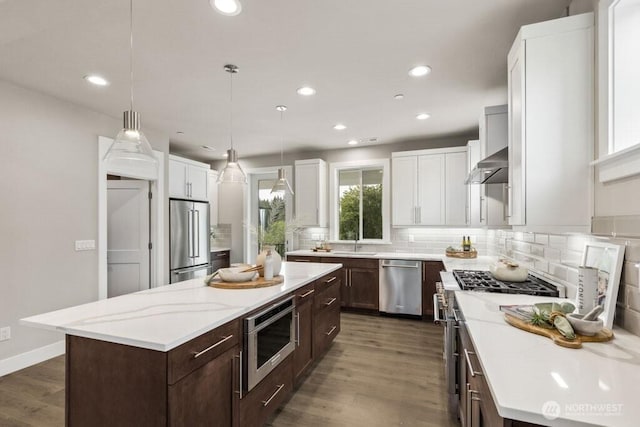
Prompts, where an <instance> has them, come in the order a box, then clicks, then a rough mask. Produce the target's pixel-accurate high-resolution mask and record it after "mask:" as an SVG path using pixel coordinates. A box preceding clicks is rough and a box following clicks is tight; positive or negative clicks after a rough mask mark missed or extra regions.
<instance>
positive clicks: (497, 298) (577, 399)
mask: <svg viewBox="0 0 640 427" xmlns="http://www.w3.org/2000/svg"><path fill="white" fill-rule="evenodd" d="M455 295H456V299H457V300H458V305H459V308H460V309H461V311H462V313H463V316H464V318H465V322H466V325H467V327H468V330H469V334H470V336H471V339H472V341H473V344H474V346H475V348H476V352H477V354H478V357H479V361H480V365H481V368H482V369H481V370H482V372H483V373H484V376H485V378H486V379H487V382H488V384H489V388H490V390H491V394H492V396H493V399H494V401H495V403H496V406H497V409H498V412H499V413H500V415H501V416H502V417H504V418H511V419H516V420H522V421H527V422H531V423H535V424H541V425H548V426H585V425H598V426H637V425H639V420H640V404H638V395H637V392H638V390H640V388H639V384H640V338H639V337H637V336H634V335H631V334H629V333H628V332H626V331H624V330H621V329H614V333H615V338H614V339H613V340H612V341H610V342H608V343H583V347H582V348H581V349H568V348H564V347H560V346H558V345H556V344H554V343H553V342H552V341H551V340H550V339H548V338H546V337H542V336H538V335H535V334H532V333H529V332H525V331H522V330H519V329H517V328H515V327H513V326H510V325H508V324H507V323H506V322H505V321H504V315H503V313H502V312H500V311H499V306H500V305H502V304H532V303H535V302H540V301H550V300H554V299H553V298H545V297H533V296H527V295H510V294H494V293H480V292H464V291H458V292H456V293H455ZM552 409H557V411H558V412H557V417H554V416H552V412H550V411H551V410H552ZM545 410H547V411H548V412H547V417H545V415H544V411H545Z"/></svg>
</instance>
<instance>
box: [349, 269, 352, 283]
mask: <svg viewBox="0 0 640 427" xmlns="http://www.w3.org/2000/svg"><path fill="white" fill-rule="evenodd" d="M351 273H352V271H351V270H349V287H351Z"/></svg>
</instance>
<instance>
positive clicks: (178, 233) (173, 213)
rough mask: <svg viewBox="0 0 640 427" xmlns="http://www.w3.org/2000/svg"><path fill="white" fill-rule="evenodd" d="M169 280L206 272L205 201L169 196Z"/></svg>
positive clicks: (206, 214)
mask: <svg viewBox="0 0 640 427" xmlns="http://www.w3.org/2000/svg"><path fill="white" fill-rule="evenodd" d="M169 249H170V252H169V265H170V266H171V267H170V271H169V273H170V279H169V283H175V282H182V281H183V280H188V279H193V278H195V277H204V276H206V275H207V274H208V273H209V270H210V266H209V258H210V254H209V203H207V202H192V201H189V200H178V199H170V200H169Z"/></svg>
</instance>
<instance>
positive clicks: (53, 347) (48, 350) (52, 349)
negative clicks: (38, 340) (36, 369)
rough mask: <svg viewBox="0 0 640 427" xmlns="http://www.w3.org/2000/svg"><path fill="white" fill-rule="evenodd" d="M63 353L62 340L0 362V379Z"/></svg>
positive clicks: (63, 345)
mask: <svg viewBox="0 0 640 427" xmlns="http://www.w3.org/2000/svg"><path fill="white" fill-rule="evenodd" d="M64 352H65V344H64V340H61V341H57V342H54V343H53V344H49V345H45V346H44V347H40V348H36V349H35V350H31V351H27V352H25V353H22V354H18V355H16V356H11V357H8V358H6V359H2V360H0V377H2V376H4V375H7V374H10V373H12V372H16V371H19V370H20V369H24V368H28V367H29V366H32V365H35V364H37V363H40V362H44V361H45V360H49V359H51V358H53V357H57V356H60V355H61V354H64Z"/></svg>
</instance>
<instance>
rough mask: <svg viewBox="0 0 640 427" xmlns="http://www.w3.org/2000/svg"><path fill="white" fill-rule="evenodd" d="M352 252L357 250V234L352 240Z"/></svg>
mask: <svg viewBox="0 0 640 427" xmlns="http://www.w3.org/2000/svg"><path fill="white" fill-rule="evenodd" d="M353 252H358V235H357V234H356V238H355V239H354V240H353Z"/></svg>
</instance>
